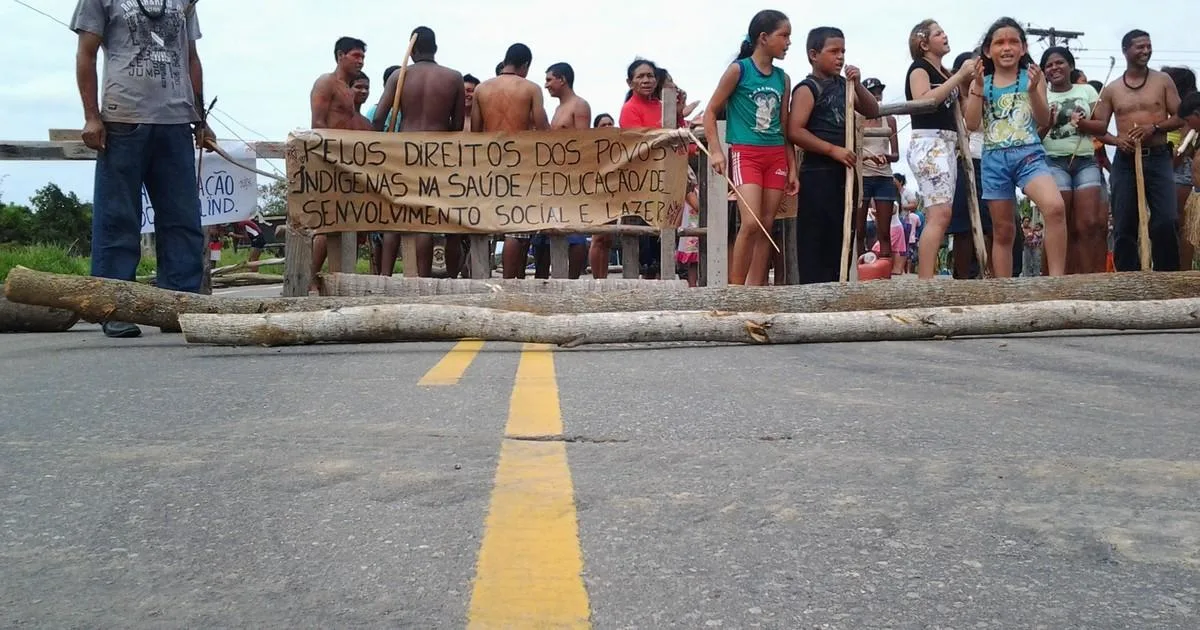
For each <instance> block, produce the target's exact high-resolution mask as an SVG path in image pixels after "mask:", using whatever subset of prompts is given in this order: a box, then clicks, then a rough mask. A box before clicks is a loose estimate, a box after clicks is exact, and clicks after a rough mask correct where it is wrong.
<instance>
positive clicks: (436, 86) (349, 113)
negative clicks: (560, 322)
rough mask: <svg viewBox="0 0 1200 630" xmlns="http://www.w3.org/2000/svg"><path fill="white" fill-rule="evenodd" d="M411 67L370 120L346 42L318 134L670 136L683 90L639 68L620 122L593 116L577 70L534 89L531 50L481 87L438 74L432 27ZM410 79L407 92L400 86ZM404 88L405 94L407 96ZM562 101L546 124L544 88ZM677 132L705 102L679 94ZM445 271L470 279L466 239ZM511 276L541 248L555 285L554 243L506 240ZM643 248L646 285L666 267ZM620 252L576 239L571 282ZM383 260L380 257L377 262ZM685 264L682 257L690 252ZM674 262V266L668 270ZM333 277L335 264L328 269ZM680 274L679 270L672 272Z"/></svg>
mask: <svg viewBox="0 0 1200 630" xmlns="http://www.w3.org/2000/svg"><path fill="white" fill-rule="evenodd" d="M413 36H414V38H415V39H414V43H413V48H412V63H411V64H410V65H409V66H408V67H407V68H405V69H403V70H401V69H400V67H399V66H392V67H389V68H388V69H387V71H386V72H385V73H384V88H383V91H382V93H381V95H380V98H379V102H378V103H377V104H376V105H374V106H373V107H371V108H370V110H369V111H368V113H367V114H366V116H363V115H361V114H358V109H359V108H360V107H361V106H362V105H363V104H364V103H365V101H366V94H367V93H369V79H367V78H366V75H364V74H363V73H362V67H363V62H364V58H365V55H366V44H365V43H364V42H363V41H362V40H359V39H356V38H352V37H342V38H340V39H338V40H337V42H336V43H335V45H334V59H335V62H336V64H337V65H336V68H335V70H334V71H333V72H330V73H328V74H325V75H322V76H321V77H320V78H318V79H317V82H316V83H315V84H314V87H313V101H312V126H313V128H314V129H321V128H333V129H366V130H373V131H389V132H390V131H395V132H414V131H465V132H472V131H477V132H497V131H509V132H515V131H528V130H547V129H589V128H605V127H613V126H616V125H618V124H619V126H620V127H622V128H660V127H662V111H663V104H662V93H663V90H664V88H667V87H671V88H674V87H675V86H674V83H673V80H672V78H671V75H670V74H669V73H668V72H667V71H666V70H665V69H663V68H659V67H658V66H657V65H656V64H655V63H654V62H652V61H649V60H646V59H637V60H635V61H634V62H633V63H632V64H630V66H629V68H628V75H627V77H626V83H627V84H628V86H629V92H628V93H627V94H626V97H625V102H624V105H623V106H622V108H621V111H620V116H619V120H614V119H613V117H612V116H611V115H610V114H607V113H601V114H598V115H596V116H594V117H593V115H592V110H591V105H590V104H589V103H588V101H587V100H585V99H584V98H582V97H581V96H579V95H578V94H576V93H575V90H574V83H575V71H574V69H573V68H572V67H571V66H570V64H568V63H565V62H559V63H554V64H551V65H550V66H549V67H548V68H547V69H546V73H545V82H544V83H543V84H541V85H539V84H537V83H534V82H533V81H530V80H529V79H528V78H527V77H528V74H529V72H530V69H531V66H532V62H533V53H532V51H531V50H530V49H529V47H528V46H526V45H525V44H520V43H517V44H513V45H512V46H510V47H509V48H508V50H507V52H506V53H505V57H504V60H503V61H501V62H500V63H499V64H498V65H497V66H496V73H495V77H493V78H491V79H488V80H486V81H480V80H479V79H477V78H475V77H474V76H472V75H470V74H466V75H463V74H461V73H459V72H458V71H456V70H453V69H451V68H447V67H444V66H441V65H439V64H438V63H437V62H436V60H435V55H436V53H437V41H436V37H435V34H434V32H433V31H432V30H431V29H429V28H428V27H424V26H422V27H418V28H416V29H414V30H413ZM401 77H403V84H400V83H399V82H400V80H401ZM398 86H399V87H398ZM543 88H545V90H546V91H547V92H548V93H549V94H550V96H551V97H553V98H556V99H558V102H559V104H558V107H557V108H556V110H555V112H554V114H553V116H547V114H546V110H545V108H544V104H543V97H542V89H543ZM397 89H400V90H401V92H400V99H399V108H398V110H397V111H393V110H394V109H397V108H394V107H393V103H394V101H395V96H396V90H397ZM677 98H678V103H677V106H678V107H677V110H676V111H677V114H678V115H677V121H676V124H677V125H678V126H684V125H685V124H686V123H685V116H686V115H687V114H688V113H690V110H691V109H694V108H695V107H696V105H697V103H691V104H688V103H686V102H685V101H686V94H685V93H683V92H682V91H677ZM445 239H446V243H445V262H446V268H447V271H448V273H449V275H450V276H451V277H457V276H458V275H459V274H460V273H462V274H464V275H468V274H469V270H468V269H467V267H466V265H465V264H464V262H465V260H466V256H465V254H466V250H467V247H468V244H467V243H466V240H465V239H463V238H462V237H461V235H456V234H447V235H445ZM503 240H504V249H503V254H502V268H503V275H504V277H505V278H523V277H525V272H526V260H527V259H528V256H529V253H530V251H531V249H532V251H533V253H534V259H535V269H536V271H535V275H536V276H537V277H549V266H550V260H549V258H550V256H549V239H548V237H546V236H545V235H542V234H530V233H512V234H505V235H503ZM324 241H325V239H324V237H321V236H318V237H317V238H316V241H315V243H314V248H313V263H312V273H313V276H314V277H315V276H316V274H317V272H319V271H320V269H321V267H322V266H323V265H324V263H325V262H326V261H325V258H326V254H325V252H326V244H325V242H324ZM379 241H380V243H379V247H378V250H379V252H380V253H379V254H378V256H377V258H378V260H377V261H373V264H372V270H373V271H374V272H376V273H380V274H382V275H391V272H392V269H393V268H394V266H395V261H396V258H397V253H398V249H399V243H400V235H399V234H398V233H391V232H389V233H386V234H383V235H382V236H381V237H380V239H379ZM416 243H417V247H416V258H417V259H416V261H415V264H416V267H417V273H418V275H419V276H421V277H428V276H430V275H432V261H433V235H431V234H418V235H416ZM645 245H650V246H643V247H642V248H641V250H642V251H641V260H639V261H628V262H627V263H626V264H639V265H640V267H641V268H642V270H643V274H644V275H646V276H647V277H650V276H652V275H653V274H654V273H655V268H656V267H657V266H658V265H659V264H660V263H659V261H658V260H657V257H658V249H657V246H656V244H654V243H646V244H645ZM611 247H612V238H611V236H609V235H603V234H598V235H595V236H594V237H592V238H591V239H589V238H587V237H586V236H584V235H572V236H569V237H568V252H569V255H568V258H569V264H568V267H569V269H568V277H570V278H578V277H579V276H580V274H581V273H582V271H583V270H584V269H585V267H586V266H588V265H589V263H590V267H591V270H592V275H593V276H594V277H596V278H604V277H606V276H607V274H608V266H609V265H608V259H609V253H610V249H611ZM375 257H376V256H373V258H375ZM681 258H682V253H681ZM673 262H674V261H668V264H670V263H673ZM329 264H330V267H331V269H333V268H335V266H336V261H332V260H330V261H329ZM672 267H673V265H672Z"/></svg>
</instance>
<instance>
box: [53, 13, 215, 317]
mask: <svg viewBox="0 0 1200 630" xmlns="http://www.w3.org/2000/svg"><path fill="white" fill-rule="evenodd" d="M195 5H196V1H195V0H79V2H78V4H77V5H76V7H75V15H74V16H73V17H72V19H71V30H73V31H75V32H76V33H78V35H79V50H78V54H77V55H76V69H75V70H76V72H75V74H76V77H77V80H78V83H79V93H80V97H81V98H82V100H83V113H84V120H85V124H84V128H83V142H84V144H86V145H87V146H89V147H91V148H93V149H95V150H96V151H97V152H98V153H97V158H96V175H95V192H94V195H93V199H92V204H93V206H92V275H93V276H98V277H102V278H117V279H120V280H133V279H134V277H135V274H136V272H137V266H138V261H139V259H140V257H141V247H140V242H139V241H140V233H141V229H142V224H141V216H142V212H141V209H142V198H141V190H142V187H143V186H145V188H146V192H147V194H148V195H149V197H150V204H151V205H152V206H153V208H154V233H155V236H156V238H157V250H158V286H159V287H161V288H164V289H173V290H176V291H188V292H193V293H194V292H197V291H199V290H200V285H201V281H202V276H203V270H204V259H203V250H204V235H203V233H202V231H201V228H200V196H199V191H198V190H197V185H196V153H195V149H194V148H193V136H194V138H195V146H196V147H199V146H202V144H203V143H204V142H208V141H210V140H211V139H212V134H211V132H209V131H208V130H207V129H203V128H202V127H201V125H200V119H201V117H200V113H199V112H200V108H202V107H203V106H204V91H203V78H202V77H203V73H202V70H201V66H200V59H199V57H198V56H197V55H196V40H197V39H200V23H199V20H198V18H197V16H196V7H195ZM101 48H103V50H104V61H105V63H104V77H103V86H104V90H103V97H102V98H99V99H98V98H97V97H98V94H97V92H98V89H97V83H98V81H97V72H96V67H97V64H96V59H97V57H98V51H99V50H100V49H101ZM103 327H104V333H105V334H106V335H108V336H110V337H136V336H138V335H139V334H140V333H141V331H140V329H138V327H137V326H135V325H133V324H129V323H125V322H104V323H103Z"/></svg>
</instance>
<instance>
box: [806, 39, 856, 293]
mask: <svg viewBox="0 0 1200 630" xmlns="http://www.w3.org/2000/svg"><path fill="white" fill-rule="evenodd" d="M806 48H807V50H808V59H809V62H810V63H811V64H812V68H813V72H812V74H810V75H808V77H807V78H806V79H804V80H803V81H801V82H800V83H799V84H797V85H796V87H795V88H794V89H793V90H792V112H791V116H790V117H789V118H788V129H787V136H788V140H789V141H790V142H792V143H793V144H795V145H796V146H798V147H800V148H801V149H803V150H804V161H803V162H801V164H800V197H799V201H798V204H797V205H798V206H799V211H798V212H797V215H796V236H797V238H796V245H797V247H796V248H797V256H798V258H799V263H800V265H799V266H800V283H801V284H811V283H817V282H837V281H838V280H839V278H840V276H841V269H842V266H843V265H845V264H846V262H847V261H841V260H840V259H841V256H842V236H843V234H842V226H843V221H844V218H845V207H844V204H845V190H846V169H853V168H854V167H855V165H856V164H857V163H858V157H857V156H856V155H855V154H854V152H853V151H850V150H849V149H847V148H846V89H847V87H846V86H847V80H849V81H851V82H852V83H853V85H854V89H855V96H854V104H855V111H857V112H858V113H860V114H862V115H863V116H866V117H867V118H876V117H878V116H879V103H878V102H876V100H875V97H874V96H872V95H871V93H870V92H869V91H867V89H866V88H864V87H863V86H862V85H861V84H860V83H859V82H858V80H859V76H860V73H859V71H858V68H855V67H854V66H845V70H846V76H845V78H843V77H842V76H840V75H841V73H842V68H843V66H844V64H845V57H846V38H845V35H843V34H842V31H841V30H839V29H837V28H834V27H830V26H822V27H818V28H815V29H813V30H812V31H809V33H808V42H807V46H806Z"/></svg>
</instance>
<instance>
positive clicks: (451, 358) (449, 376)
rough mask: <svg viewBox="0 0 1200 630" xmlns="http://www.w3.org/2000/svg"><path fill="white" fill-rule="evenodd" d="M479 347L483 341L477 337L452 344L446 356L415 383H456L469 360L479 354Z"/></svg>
mask: <svg viewBox="0 0 1200 630" xmlns="http://www.w3.org/2000/svg"><path fill="white" fill-rule="evenodd" d="M481 348H483V342H482V341H480V340H478V339H464V340H463V341H460V342H458V343H456V344H454V347H453V348H451V349H450V351H449V352H447V353H446V356H444V357H442V360H441V361H438V362H437V364H436V365H434V366H433V367H431V368H429V371H428V372H426V373H425V376H423V377H421V380H420V382H418V383H417V384H418V385H425V386H436V385H458V381H459V380H460V379H461V378H462V375H463V374H464V373H466V371H467V368H468V367H470V366H471V362H472V361H474V360H475V356H476V355H478V354H479V350H480V349H481Z"/></svg>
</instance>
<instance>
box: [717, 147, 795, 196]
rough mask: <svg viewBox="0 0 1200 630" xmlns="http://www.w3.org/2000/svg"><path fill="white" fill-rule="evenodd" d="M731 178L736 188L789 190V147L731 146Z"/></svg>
mask: <svg viewBox="0 0 1200 630" xmlns="http://www.w3.org/2000/svg"><path fill="white" fill-rule="evenodd" d="M729 165H730V166H729V177H730V179H732V180H733V185H734V186H741V185H743V184H754V185H756V186H761V187H762V188H764V189H769V190H785V189H786V188H787V172H788V163H787V147H785V146H784V145H778V146H773V147H760V146H755V145H750V144H731V145H729Z"/></svg>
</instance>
